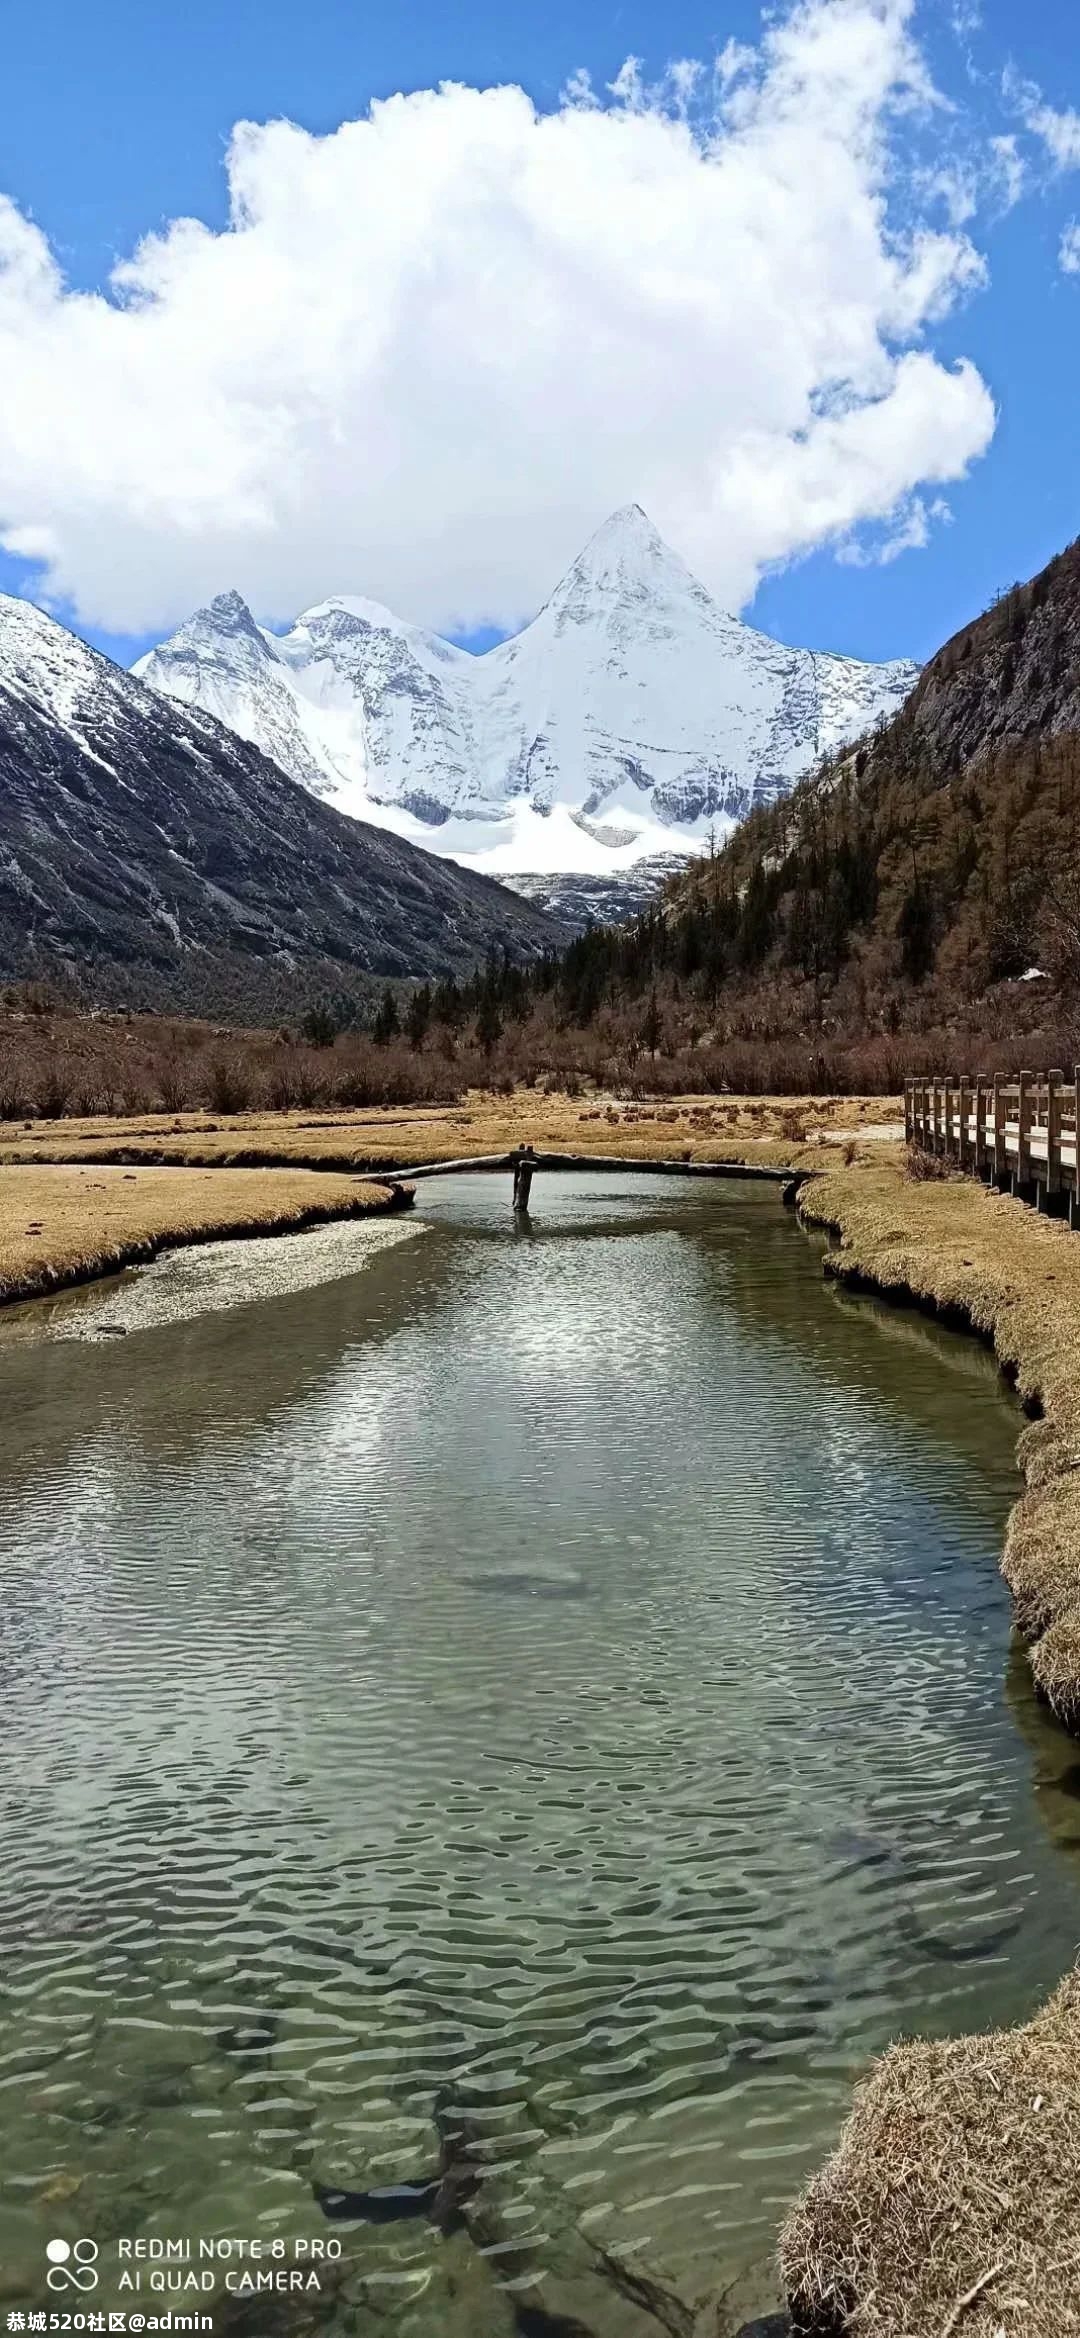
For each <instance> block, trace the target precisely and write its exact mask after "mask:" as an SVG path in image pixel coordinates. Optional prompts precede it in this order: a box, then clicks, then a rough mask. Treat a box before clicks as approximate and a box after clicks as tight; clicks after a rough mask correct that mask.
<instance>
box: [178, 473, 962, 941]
mask: <svg viewBox="0 0 1080 2338" xmlns="http://www.w3.org/2000/svg"><path fill="white" fill-rule="evenodd" d="M136 672H137V673H138V674H139V675H141V676H142V678H143V679H144V680H145V681H147V682H149V683H151V684H152V685H153V686H154V688H155V689H157V690H160V691H162V692H163V693H165V694H167V695H168V696H169V697H172V698H174V699H178V700H179V701H180V702H181V703H182V704H184V705H189V706H201V707H203V708H204V709H205V710H206V711H207V712H208V713H210V714H213V715H216V716H218V717H220V719H221V720H222V721H223V722H227V723H228V724H230V726H231V727H232V729H234V730H235V731H236V732H237V733H238V734H239V736H240V737H241V738H245V739H249V740H251V741H253V742H254V744H255V745H256V746H258V747H261V748H262V750H263V752H264V754H268V755H271V756H272V757H273V758H274V761H275V762H276V763H278V764H279V765H280V766H281V769H282V770H283V771H287V772H289V774H290V775H291V777H292V778H293V779H297V780H299V781H300V782H301V784H302V785H303V786H304V787H307V788H309V789H310V790H311V791H312V793H313V794H314V795H316V796H320V797H322V798H324V799H325V800H326V801H327V802H330V803H333V804H336V805H337V806H338V808H339V809H340V810H341V811H344V812H350V813H353V814H354V815H355V816H357V817H359V818H363V819H366V820H372V821H375V822H376V823H377V824H379V825H380V826H383V827H387V828H390V829H392V830H393V831H394V832H395V833H397V834H399V835H402V836H407V837H410V838H411V839H412V841H413V842H414V843H417V844H423V845H426V846H427V847H428V849H429V850H431V851H433V852H437V853H440V854H442V855H444V856H445V855H450V856H452V857H453V858H454V859H456V860H460V861H462V862H464V863H465V864H466V865H467V866H470V867H474V868H482V869H486V870H488V871H489V872H491V873H493V874H497V875H500V876H505V875H508V874H510V875H516V874H520V873H522V872H526V873H530V872H531V873H533V874H534V875H535V874H540V875H544V876H547V877H551V876H560V875H565V874H567V873H570V874H576V875H578V876H581V875H586V876H589V877H591V878H593V879H600V878H606V879H608V880H618V879H625V877H626V874H627V872H628V871H632V870H633V869H634V867H635V865H636V864H637V862H639V861H640V860H642V859H645V858H650V857H655V856H656V855H658V854H664V853H672V852H680V851H681V852H682V853H686V852H689V851H691V850H693V849H694V848H695V846H697V847H700V845H701V844H702V843H703V842H704V841H705V839H706V838H707V836H708V834H709V831H710V829H715V830H716V831H717V833H719V834H721V835H723V834H726V833H727V831H728V830H729V829H730V827H731V826H732V824H733V822H734V821H736V820H738V819H742V818H743V816H744V815H745V814H746V813H747V812H748V811H750V810H751V809H752V807H753V806H754V805H756V804H762V803H771V802H772V801H773V800H774V799H775V798H776V797H777V796H778V795H782V794H785V793H786V792H787V790H788V789H789V788H790V787H791V785H792V783H793V782H794V781H795V780H796V779H797V778H799V776H800V775H801V774H802V773H804V772H806V771H808V770H809V769H810V768H811V767H812V766H813V765H814V764H815V763H816V762H817V759H818V757H819V756H820V755H822V754H823V753H825V752H826V751H828V750H829V749H831V748H833V747H836V746H839V745H840V744H842V743H843V742H845V741H847V740H850V739H853V738H855V737H857V736H858V734H859V733H860V732H861V731H863V730H864V729H865V728H866V725H867V723H869V722H872V721H873V720H874V718H875V716H876V715H877V714H878V713H879V712H881V711H882V710H884V711H885V712H887V713H892V711H893V709H894V708H895V707H896V706H898V705H899V704H900V703H901V701H902V700H903V698H904V697H905V696H906V694H907V692H908V691H909V690H910V688H911V686H912V683H913V682H914V681H915V679H916V675H917V672H918V669H917V667H915V666H913V665H911V664H910V663H908V662H907V661H905V660H896V661H894V662H893V663H891V664H888V665H866V664H861V663H860V662H859V661H858V660H857V659H854V658H844V657H835V656H832V655H828V654H826V653H824V652H820V651H813V650H806V649H792V648H789V647H788V646H787V645H786V644H784V643H782V642H778V641H772V640H770V639H769V637H768V636H767V635H766V634H763V633H758V632H756V631H755V630H754V629H753V628H752V627H751V626H749V625H744V624H742V623H741V622H740V620H739V619H738V618H736V617H732V616H730V615H729V614H728V613H727V612H726V611H725V610H723V609H721V608H720V607H719V606H718V605H717V603H716V602H715V601H713V600H712V598H711V596H710V595H709V594H708V593H707V592H706V591H705V588H704V586H703V585H701V584H699V582H698V580H697V578H696V577H695V576H693V575H692V574H691V572H690V570H689V569H688V568H687V566H686V564H685V562H684V561H682V560H681V559H680V558H679V556H678V554H677V553H675V552H673V551H672V550H671V548H670V547H669V546H668V545H667V544H665V543H664V541H663V538H662V537H661V536H660V535H659V534H658V533H657V530H656V529H655V528H654V527H653V526H652V524H651V522H650V521H649V520H648V519H647V517H646V515H645V513H644V512H643V511H641V510H640V509H639V507H638V506H637V505H636V504H631V505H629V506H627V507H626V508H625V509H624V510H622V511H617V512H614V513H613V514H612V516H611V518H610V519H608V520H606V521H605V523H604V525H603V526H602V527H601V528H598V529H597V531H596V533H595V535H593V536H592V537H591V538H590V540H589V542H588V543H587V544H586V546H585V547H584V550H583V551H582V552H581V553H580V554H579V555H578V558H577V559H576V560H575V561H574V562H573V563H572V565H571V567H570V568H569V569H568V570H567V573H566V575H565V576H564V577H563V578H562V580H561V582H560V583H559V584H558V585H557V586H556V588H555V591H554V592H553V593H552V595H551V597H550V599H549V600H548V601H547V602H546V603H545V605H544V607H543V608H542V609H541V610H540V611H539V613H538V615H537V616H536V617H534V619H533V620H532V623H531V624H529V625H527V626H525V628H524V629H523V631H522V632H520V633H518V634H515V635H514V637H513V638H512V639H511V640H508V641H503V642H499V643H497V644H496V645H495V646H494V647H493V648H491V649H489V650H487V651H485V652H484V654H483V655H482V656H472V655H470V654H469V652H467V651H466V650H464V649H461V648H460V647H459V646H457V645H456V644H455V643H453V642H449V641H444V640H442V639H440V637H439V636H438V635H437V634H434V633H429V632H426V631H425V630H424V629H423V628H422V627H420V626H416V625H410V624H407V623H406V622H404V621H403V620H402V619H401V618H399V617H396V616H395V615H394V614H393V612H392V611H391V610H389V609H384V608H382V607H381V606H380V605H379V604H378V603H377V602H374V601H370V600H363V599H358V598H355V597H352V596H339V597H337V598H331V599H329V600H326V601H323V602H320V603H319V604H318V605H317V606H316V607H315V608H312V609H307V610H305V611H304V612H303V614H302V615H301V616H299V617H297V618H296V619H295V621H294V622H293V624H292V625H291V626H290V627H289V629H288V631H287V632H285V633H283V634H275V633H271V632H270V631H268V630H267V629H266V628H265V627H263V626H260V625H257V624H256V622H255V619H254V617H253V616H252V614H251V611H250V610H249V609H248V608H247V606H246V604H245V603H244V601H243V600H242V599H241V597H240V595H239V594H238V593H235V592H227V593H222V594H220V595H219V596H218V598H217V599H216V600H215V601H213V602H212V603H211V605H210V607H209V608H206V609H201V610H199V611H197V613H196V614H195V615H194V616H193V617H191V618H190V619H189V620H188V622H187V623H186V624H185V625H182V626H181V627H180V630H179V632H178V633H176V634H174V635H173V637H172V639H171V640H169V641H166V642H163V643H162V644H161V645H160V647H159V648H157V649H156V650H153V651H151V652H150V653H149V654H148V655H147V656H146V657H144V658H142V659H140V661H139V663H138V666H137V667H136ZM608 898H609V902H610V904H611V905H612V913H613V914H616V915H618V914H620V906H619V904H620V898H621V897H620V895H619V894H618V893H616V892H614V891H612V892H611V893H610V894H609V897H608Z"/></svg>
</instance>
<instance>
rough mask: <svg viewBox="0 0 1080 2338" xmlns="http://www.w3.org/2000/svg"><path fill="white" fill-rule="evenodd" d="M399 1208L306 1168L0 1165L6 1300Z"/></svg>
mask: <svg viewBox="0 0 1080 2338" xmlns="http://www.w3.org/2000/svg"><path fill="white" fill-rule="evenodd" d="M401 1206H402V1204H401V1197H400V1196H399V1195H397V1194H395V1193H393V1192H391V1190H390V1189H389V1188H388V1187H387V1186H385V1185H376V1184H367V1183H363V1182H361V1181H360V1179H358V1178H355V1177H352V1178H344V1177H330V1176H318V1175H313V1174H312V1173H311V1172H310V1171H307V1170H301V1169H259V1170H251V1169H238V1170H231V1169H214V1170H204V1169H176V1168H169V1169H159V1168H138V1169H121V1168H107V1167H102V1166H95V1167H90V1166H68V1167H52V1166H44V1165H41V1164H37V1163H28V1164H26V1165H25V1166H23V1167H20V1168H11V1167H0V1305H2V1304H10V1303H11V1302H12V1301H14V1300H19V1299H34V1298H39V1297H41V1296H42V1295H43V1294H44V1293H46V1292H49V1291H59V1290H64V1289H66V1288H69V1287H71V1286H73V1285H75V1284H77V1283H85V1282H90V1281H92V1280H93V1279H94V1277H96V1276H99V1275H107V1274H115V1273H116V1272H117V1271H118V1270H119V1268H121V1267H124V1266H134V1265H138V1264H139V1263H141V1262H143V1261H145V1260H147V1259H150V1258H155V1257H156V1256H157V1254H158V1252H159V1251H162V1250H168V1249H173V1248H176V1247H178V1246H180V1245H181V1244H186V1243H192V1242H213V1241H221V1240H224V1239H231V1240H234V1241H235V1240H237V1239H238V1238H239V1237H240V1236H243V1235H258V1234H274V1233H277V1234H284V1233H291V1232H294V1231H295V1230H296V1229H297V1228H298V1227H301V1226H319V1225H323V1224H325V1223H327V1222H328V1221H329V1220H331V1219H334V1218H358V1217H368V1216H370V1215H372V1214H373V1213H376V1212H385V1211H387V1210H391V1209H399V1208H400V1207H401Z"/></svg>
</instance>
